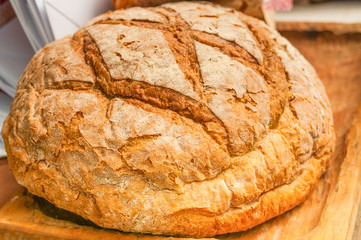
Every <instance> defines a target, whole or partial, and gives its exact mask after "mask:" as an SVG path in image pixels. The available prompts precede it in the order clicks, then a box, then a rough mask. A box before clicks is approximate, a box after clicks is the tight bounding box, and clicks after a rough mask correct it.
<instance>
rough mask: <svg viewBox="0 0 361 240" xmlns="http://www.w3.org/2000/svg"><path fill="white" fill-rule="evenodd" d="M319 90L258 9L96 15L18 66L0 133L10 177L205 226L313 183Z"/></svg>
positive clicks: (253, 212) (328, 127)
mask: <svg viewBox="0 0 361 240" xmlns="http://www.w3.org/2000/svg"><path fill="white" fill-rule="evenodd" d="M332 124H333V123H332V116H331V110H330V106H329V102H328V99H327V96H326V94H325V90H324V88H323V86H322V84H321V82H320V80H319V79H318V77H317V74H316V73H315V71H314V70H313V68H312V67H311V66H310V64H309V63H308V62H307V61H306V60H305V59H304V58H303V57H302V56H301V55H300V54H299V52H298V51H297V50H296V49H294V48H293V47H292V46H291V45H290V44H289V43H288V42H287V41H286V40H285V39H284V38H282V37H281V36H280V35H279V34H278V33H277V32H275V31H274V30H272V29H270V28H269V27H268V26H266V25H265V24H264V23H263V22H261V21H259V20H256V19H254V18H251V17H248V16H245V15H243V14H242V13H239V12H236V11H234V10H231V9H228V8H222V7H219V6H217V5H213V4H209V3H194V2H181V3H169V4H164V5H162V6H160V7H155V8H138V7H136V8H130V9H126V10H119V11H115V12H108V13H106V14H104V15H101V16H99V17H97V18H95V19H93V20H91V21H90V22H89V23H87V24H86V25H85V26H83V27H82V28H81V29H80V30H79V31H78V32H76V33H75V34H74V35H73V36H72V37H66V38H64V39H61V40H58V41H56V42H53V43H51V44H49V45H47V46H46V47H45V48H43V49H42V50H41V51H39V52H38V53H37V54H36V56H35V57H34V58H33V59H32V60H31V62H30V64H29V65H28V67H27V69H26V70H25V72H24V74H23V76H22V78H21V80H20V82H19V86H18V89H17V94H16V96H15V99H14V101H13V103H12V106H11V114H10V115H9V117H8V118H7V120H6V122H5V124H4V129H3V135H4V139H5V142H6V149H7V152H8V156H9V163H10V165H11V168H12V170H13V172H14V174H15V176H16V178H17V180H18V181H19V182H20V183H21V184H22V185H24V186H26V187H27V188H28V189H29V191H30V192H32V193H34V194H36V195H39V196H41V197H44V198H46V199H47V200H49V201H50V202H52V203H54V204H55V205H57V206H58V207H61V208H65V209H67V210H70V211H72V212H75V213H77V214H79V215H81V216H83V217H85V218H87V219H90V220H91V221H93V222H94V223H96V224H98V225H100V226H103V227H107V228H116V229H120V230H123V231H133V232H145V233H154V234H170V235H174V234H180V235H188V236H213V235H216V234H222V233H227V232H235V231H241V230H246V229H248V228H250V227H252V226H254V225H257V224H259V223H261V222H264V221H266V220H267V219H269V218H272V217H274V216H277V215H279V214H281V213H283V212H285V211H287V210H289V209H291V208H293V207H294V206H296V205H297V204H299V203H300V202H302V201H303V200H304V199H305V198H306V197H307V196H308V195H309V194H310V192H311V190H312V187H313V185H314V184H315V183H316V181H317V180H318V178H319V177H320V176H321V174H322V173H323V172H324V170H325V167H326V164H327V159H328V157H329V155H330V153H331V152H332V149H333V147H334V133H333V126H332Z"/></svg>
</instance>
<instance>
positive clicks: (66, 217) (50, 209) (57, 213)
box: [22, 175, 324, 239]
mask: <svg viewBox="0 0 361 240" xmlns="http://www.w3.org/2000/svg"><path fill="white" fill-rule="evenodd" d="M323 177H324V175H323V176H322V177H321V179H322V178H323ZM22 195H23V196H24V197H25V198H27V199H29V198H30V199H32V200H33V201H31V202H32V204H31V205H33V206H27V208H32V209H39V210H40V212H41V213H42V214H44V215H45V216H47V217H50V218H52V219H56V220H62V221H67V222H70V223H73V224H77V225H79V226H85V227H92V228H95V229H98V230H105V231H107V230H108V231H110V232H118V233H120V234H122V235H123V236H124V235H136V236H137V238H142V237H145V238H148V237H157V236H158V237H169V236H162V235H151V234H143V233H128V232H122V231H119V230H116V229H107V228H103V227H100V226H98V225H96V224H95V223H93V222H91V221H89V220H86V219H84V218H83V217H81V216H79V215H77V214H74V213H72V212H70V211H67V210H65V209H61V208H58V207H56V206H55V205H53V204H52V203H50V202H48V201H47V200H46V199H44V198H41V197H38V196H36V195H33V194H31V193H29V192H28V190H27V189H25V188H24V190H23V193H22ZM300 205H302V204H300ZM297 208H299V206H297V207H295V208H294V209H297ZM290 212H292V210H291V211H288V212H286V213H284V214H281V215H285V214H289V213H290ZM270 221H272V219H271V220H269V221H266V222H265V223H263V224H260V225H258V226H255V227H253V228H252V229H253V230H255V229H257V228H260V227H262V225H264V224H267V223H268V222H270ZM245 233H247V231H241V232H235V233H227V234H222V235H216V236H213V237H212V238H210V239H229V238H231V239H237V238H238V237H241V236H242V235H243V234H245ZM171 238H184V236H171Z"/></svg>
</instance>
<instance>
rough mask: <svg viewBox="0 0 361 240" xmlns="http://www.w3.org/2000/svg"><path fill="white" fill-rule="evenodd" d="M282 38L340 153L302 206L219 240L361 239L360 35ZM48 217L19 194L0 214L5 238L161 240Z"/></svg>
mask: <svg viewBox="0 0 361 240" xmlns="http://www.w3.org/2000/svg"><path fill="white" fill-rule="evenodd" d="M282 34H283V35H285V36H286V37H287V38H288V39H290V40H291V42H292V43H293V44H294V45H295V46H296V47H297V48H298V49H300V51H301V52H302V53H303V54H304V55H305V57H306V58H307V59H308V60H309V61H310V62H311V63H312V64H313V65H314V66H315V68H316V70H317V72H318V73H319V75H320V77H321V79H322V80H323V82H324V84H325V87H326V90H327V93H328V95H329V98H330V101H331V105H332V108H333V112H334V122H335V130H336V135H337V146H336V151H335V154H334V155H333V157H332V158H331V160H330V165H329V168H328V170H327V172H326V173H325V174H324V175H323V177H322V178H321V180H320V181H319V183H318V184H317V186H316V187H315V189H314V191H313V193H312V195H311V196H310V197H309V198H308V199H307V200H306V201H305V202H304V203H303V204H301V205H300V206H298V207H296V208H295V209H293V210H291V211H289V212H287V213H285V214H283V215H281V216H279V217H277V218H274V219H272V220H270V221H268V222H266V223H264V224H261V225H259V226H257V227H255V228H253V229H250V230H249V231H246V232H241V233H234V234H228V235H222V236H217V237H216V238H222V239H224V238H226V239H241V240H246V239H247V240H248V239H361V235H360V232H361V231H360V224H361V223H360V222H361V220H360V219H359V218H360V216H361V213H358V209H359V208H358V206H359V200H360V190H361V189H360V180H361V179H360V177H361V174H360V172H361V154H360V148H361V142H360V141H361V107H359V105H360V101H361V34H344V35H334V34H332V33H330V32H321V33H315V32H314V33H300V32H294V31H286V32H283V33H282ZM357 109H358V110H357ZM54 211H55V212H56V211H57V210H54ZM48 215H49V213H48ZM48 215H46V214H44V212H43V211H41V210H40V209H39V206H38V204H37V202H35V201H34V199H33V198H32V197H31V196H29V195H23V194H21V193H19V194H18V195H17V196H15V197H14V198H13V199H12V200H11V201H9V202H8V203H7V204H6V205H5V206H4V207H3V208H2V209H1V210H0V236H1V237H0V238H2V239H52V238H53V239H99V238H101V239H120V238H121V239H138V238H141V239H160V238H162V237H156V236H150V235H141V234H125V233H121V232H119V231H115V230H105V229H100V228H96V227H91V226H84V225H79V224H75V223H72V222H69V221H64V220H59V219H56V218H55V217H54V216H53V217H50V216H48ZM50 215H51V214H50ZM355 222H356V225H355Z"/></svg>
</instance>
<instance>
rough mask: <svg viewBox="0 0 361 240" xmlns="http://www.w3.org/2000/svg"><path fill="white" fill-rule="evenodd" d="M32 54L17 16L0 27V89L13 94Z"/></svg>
mask: <svg viewBox="0 0 361 240" xmlns="http://www.w3.org/2000/svg"><path fill="white" fill-rule="evenodd" d="M33 55H34V50H33V49H32V47H31V45H30V43H29V41H28V39H27V38H26V36H25V34H24V31H23V29H22V27H21V26H20V23H19V21H18V19H17V18H13V19H12V20H10V21H9V22H8V23H6V24H5V25H4V26H2V27H1V28H0V89H2V90H3V91H4V92H6V93H7V94H9V95H10V96H12V97H13V96H14V95H15V90H16V86H17V84H18V80H19V78H20V76H21V74H22V73H23V72H24V69H25V67H26V65H27V64H28V62H29V61H30V59H31V57H32V56H33Z"/></svg>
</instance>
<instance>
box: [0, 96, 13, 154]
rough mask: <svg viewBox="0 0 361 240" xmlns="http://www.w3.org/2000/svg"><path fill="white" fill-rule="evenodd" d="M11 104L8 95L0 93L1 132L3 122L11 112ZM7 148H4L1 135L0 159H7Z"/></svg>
mask: <svg viewBox="0 0 361 240" xmlns="http://www.w3.org/2000/svg"><path fill="white" fill-rule="evenodd" d="M10 103H11V97H9V96H7V95H6V94H4V93H2V92H0V130H1V129H2V126H3V122H4V120H5V118H6V116H7V115H8V113H9V112H10ZM5 156H6V152H5V146H4V140H3V139H2V137H1V134H0V157H5Z"/></svg>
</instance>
